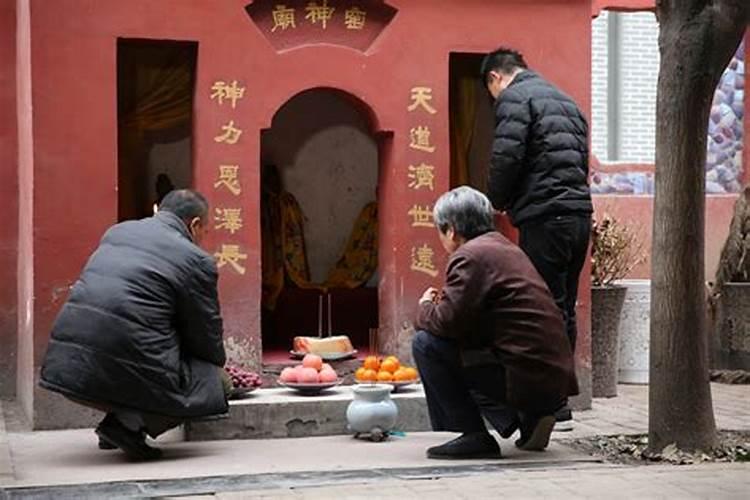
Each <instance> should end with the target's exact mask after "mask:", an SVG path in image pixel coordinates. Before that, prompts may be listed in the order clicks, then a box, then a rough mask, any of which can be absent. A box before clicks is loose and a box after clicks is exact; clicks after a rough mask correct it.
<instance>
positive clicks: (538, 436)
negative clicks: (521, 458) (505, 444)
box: [516, 415, 555, 451]
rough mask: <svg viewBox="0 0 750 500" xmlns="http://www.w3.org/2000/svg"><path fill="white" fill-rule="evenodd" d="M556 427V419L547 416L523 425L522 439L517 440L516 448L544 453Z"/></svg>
mask: <svg viewBox="0 0 750 500" xmlns="http://www.w3.org/2000/svg"><path fill="white" fill-rule="evenodd" d="M554 426H555V417H554V416H552V415H546V416H544V417H541V418H538V419H530V420H528V421H525V422H522V423H521V437H520V438H518V439H517V440H516V447H517V448H520V449H522V450H526V451H544V449H545V448H547V445H549V437H550V435H551V434H552V428H553V427H554Z"/></svg>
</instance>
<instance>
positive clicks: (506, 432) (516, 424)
mask: <svg viewBox="0 0 750 500" xmlns="http://www.w3.org/2000/svg"><path fill="white" fill-rule="evenodd" d="M520 426H521V421H520V420H514V421H513V422H512V423H511V424H510V425H509V426H508V427H506V428H505V429H503V430H499V431H498V432H499V433H500V437H502V438H503V439H508V438H509V437H511V436H512V435H513V433H514V432H516V431H517V430H518V429H519V428H520Z"/></svg>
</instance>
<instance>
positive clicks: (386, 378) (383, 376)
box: [378, 370, 393, 382]
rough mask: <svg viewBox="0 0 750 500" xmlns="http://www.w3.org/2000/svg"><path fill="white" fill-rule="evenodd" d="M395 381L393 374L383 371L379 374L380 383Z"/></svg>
mask: <svg viewBox="0 0 750 500" xmlns="http://www.w3.org/2000/svg"><path fill="white" fill-rule="evenodd" d="M391 381H393V374H392V373H391V372H387V371H384V370H381V371H379V372H378V382H391Z"/></svg>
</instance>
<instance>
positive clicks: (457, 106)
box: [448, 52, 518, 240]
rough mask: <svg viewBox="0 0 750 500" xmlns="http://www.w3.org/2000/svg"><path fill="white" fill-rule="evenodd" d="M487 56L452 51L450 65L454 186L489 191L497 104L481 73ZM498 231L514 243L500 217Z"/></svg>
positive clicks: (509, 228)
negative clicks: (495, 104) (488, 179)
mask: <svg viewBox="0 0 750 500" xmlns="http://www.w3.org/2000/svg"><path fill="white" fill-rule="evenodd" d="M484 56H485V54H477V53H468V52H452V53H451V54H450V58H449V62H448V66H449V70H448V71H449V99H450V102H449V107H450V141H451V187H452V188H453V187H457V186H463V185H469V186H471V187H473V188H475V189H478V190H479V191H482V192H483V193H486V192H487V177H488V175H489V166H490V160H491V156H492V140H493V138H494V133H495V108H494V101H493V99H492V96H490V94H489V92H487V88H486V87H485V85H484V82H483V81H482V78H481V75H480V72H481V68H482V60H483V59H484ZM495 222H496V225H497V228H498V230H499V231H500V232H502V233H503V234H504V235H505V236H507V237H509V238H510V239H511V240H517V236H518V235H517V230H516V229H515V228H514V227H513V225H512V224H511V222H510V219H509V218H508V217H507V216H505V215H500V214H498V215H497V217H496V219H495Z"/></svg>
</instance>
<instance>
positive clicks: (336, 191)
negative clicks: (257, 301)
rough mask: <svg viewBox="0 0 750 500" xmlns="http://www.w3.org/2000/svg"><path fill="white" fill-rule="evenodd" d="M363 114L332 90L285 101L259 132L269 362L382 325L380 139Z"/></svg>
mask: <svg viewBox="0 0 750 500" xmlns="http://www.w3.org/2000/svg"><path fill="white" fill-rule="evenodd" d="M365 108H366V106H365V105H364V104H363V103H361V102H360V101H358V100H356V99H355V98H354V97H352V96H350V95H349V94H346V93H344V92H341V91H337V90H332V89H312V90H308V91H305V92H302V93H300V94H297V95H296V96H294V97H292V98H291V99H290V100H289V101H287V102H286V103H285V104H284V105H283V106H282V107H281V108H279V110H278V111H277V112H276V114H275V115H274V117H273V120H272V124H271V128H269V129H266V130H263V131H262V132H261V213H260V217H261V241H262V252H261V254H262V268H263V280H262V282H263V285H262V309H261V311H262V313H261V314H262V317H261V338H262V344H263V361H264V363H265V364H267V365H268V364H277V363H286V362H289V361H290V350H291V349H292V348H293V339H294V337H296V336H313V337H314V336H318V335H321V336H323V337H325V336H328V335H333V336H336V335H346V336H348V337H349V338H350V340H351V342H352V344H353V346H354V348H355V349H357V350H358V352H359V354H360V355H361V354H364V353H365V351H366V350H367V348H368V346H369V335H370V330H371V329H374V328H377V327H378V215H377V211H378V210H377V209H378V204H377V201H378V179H379V170H380V169H379V162H380V159H379V157H380V155H379V140H378V138H377V137H376V134H375V133H374V132H373V124H372V120H371V117H370V116H369V115H368V112H367V110H366V109H365Z"/></svg>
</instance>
